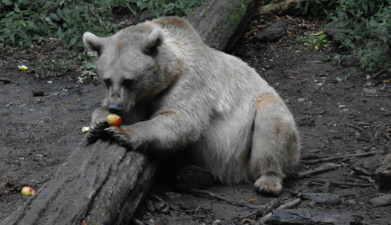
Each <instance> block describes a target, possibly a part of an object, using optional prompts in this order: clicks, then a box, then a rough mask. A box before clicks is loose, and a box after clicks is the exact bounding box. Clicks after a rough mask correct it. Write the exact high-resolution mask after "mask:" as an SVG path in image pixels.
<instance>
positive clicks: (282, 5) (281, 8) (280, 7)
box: [261, 0, 302, 14]
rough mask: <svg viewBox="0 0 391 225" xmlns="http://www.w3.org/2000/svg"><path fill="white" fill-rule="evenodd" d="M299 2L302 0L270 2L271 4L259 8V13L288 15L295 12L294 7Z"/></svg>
mask: <svg viewBox="0 0 391 225" xmlns="http://www.w3.org/2000/svg"><path fill="white" fill-rule="evenodd" d="M301 1H302V0H284V1H271V3H269V4H267V5H265V6H263V7H262V8H261V12H264V13H267V12H270V13H275V14H289V13H292V12H294V11H295V8H296V5H297V4H299V3H300V2H301Z"/></svg>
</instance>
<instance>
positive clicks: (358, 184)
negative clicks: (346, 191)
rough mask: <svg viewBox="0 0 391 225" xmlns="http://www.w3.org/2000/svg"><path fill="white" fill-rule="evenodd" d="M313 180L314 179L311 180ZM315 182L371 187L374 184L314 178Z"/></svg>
mask: <svg viewBox="0 0 391 225" xmlns="http://www.w3.org/2000/svg"><path fill="white" fill-rule="evenodd" d="M311 181H312V180H311ZM313 181H314V182H319V183H326V182H330V184H334V185H338V186H348V187H370V186H372V184H366V183H352V182H338V181H330V180H321V179H320V180H313Z"/></svg>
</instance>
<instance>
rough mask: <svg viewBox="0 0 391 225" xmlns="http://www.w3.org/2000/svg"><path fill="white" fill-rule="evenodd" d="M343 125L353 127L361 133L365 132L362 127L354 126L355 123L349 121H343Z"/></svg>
mask: <svg viewBox="0 0 391 225" xmlns="http://www.w3.org/2000/svg"><path fill="white" fill-rule="evenodd" d="M345 125H347V126H349V127H353V128H355V129H357V130H359V131H360V132H361V133H363V134H365V131H364V130H363V129H361V128H359V127H358V126H355V125H353V124H350V123H345Z"/></svg>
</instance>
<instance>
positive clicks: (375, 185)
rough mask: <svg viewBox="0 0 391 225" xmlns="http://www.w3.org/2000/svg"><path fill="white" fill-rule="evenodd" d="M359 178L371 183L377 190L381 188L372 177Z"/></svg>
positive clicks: (362, 176)
mask: <svg viewBox="0 0 391 225" xmlns="http://www.w3.org/2000/svg"><path fill="white" fill-rule="evenodd" d="M359 178H360V179H363V180H367V181H369V182H370V183H371V184H372V185H373V187H375V189H376V190H378V189H379V187H378V186H377V184H376V181H374V180H373V179H372V178H371V177H369V176H364V175H361V176H359Z"/></svg>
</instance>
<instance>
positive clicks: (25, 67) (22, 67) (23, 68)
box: [18, 65, 29, 71]
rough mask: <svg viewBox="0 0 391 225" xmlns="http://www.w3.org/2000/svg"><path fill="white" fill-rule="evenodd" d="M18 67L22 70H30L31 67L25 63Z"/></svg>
mask: <svg viewBox="0 0 391 225" xmlns="http://www.w3.org/2000/svg"><path fill="white" fill-rule="evenodd" d="M18 68H19V69H20V70H22V71H25V70H28V69H29V68H28V67H27V66H25V65H21V66H18Z"/></svg>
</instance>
